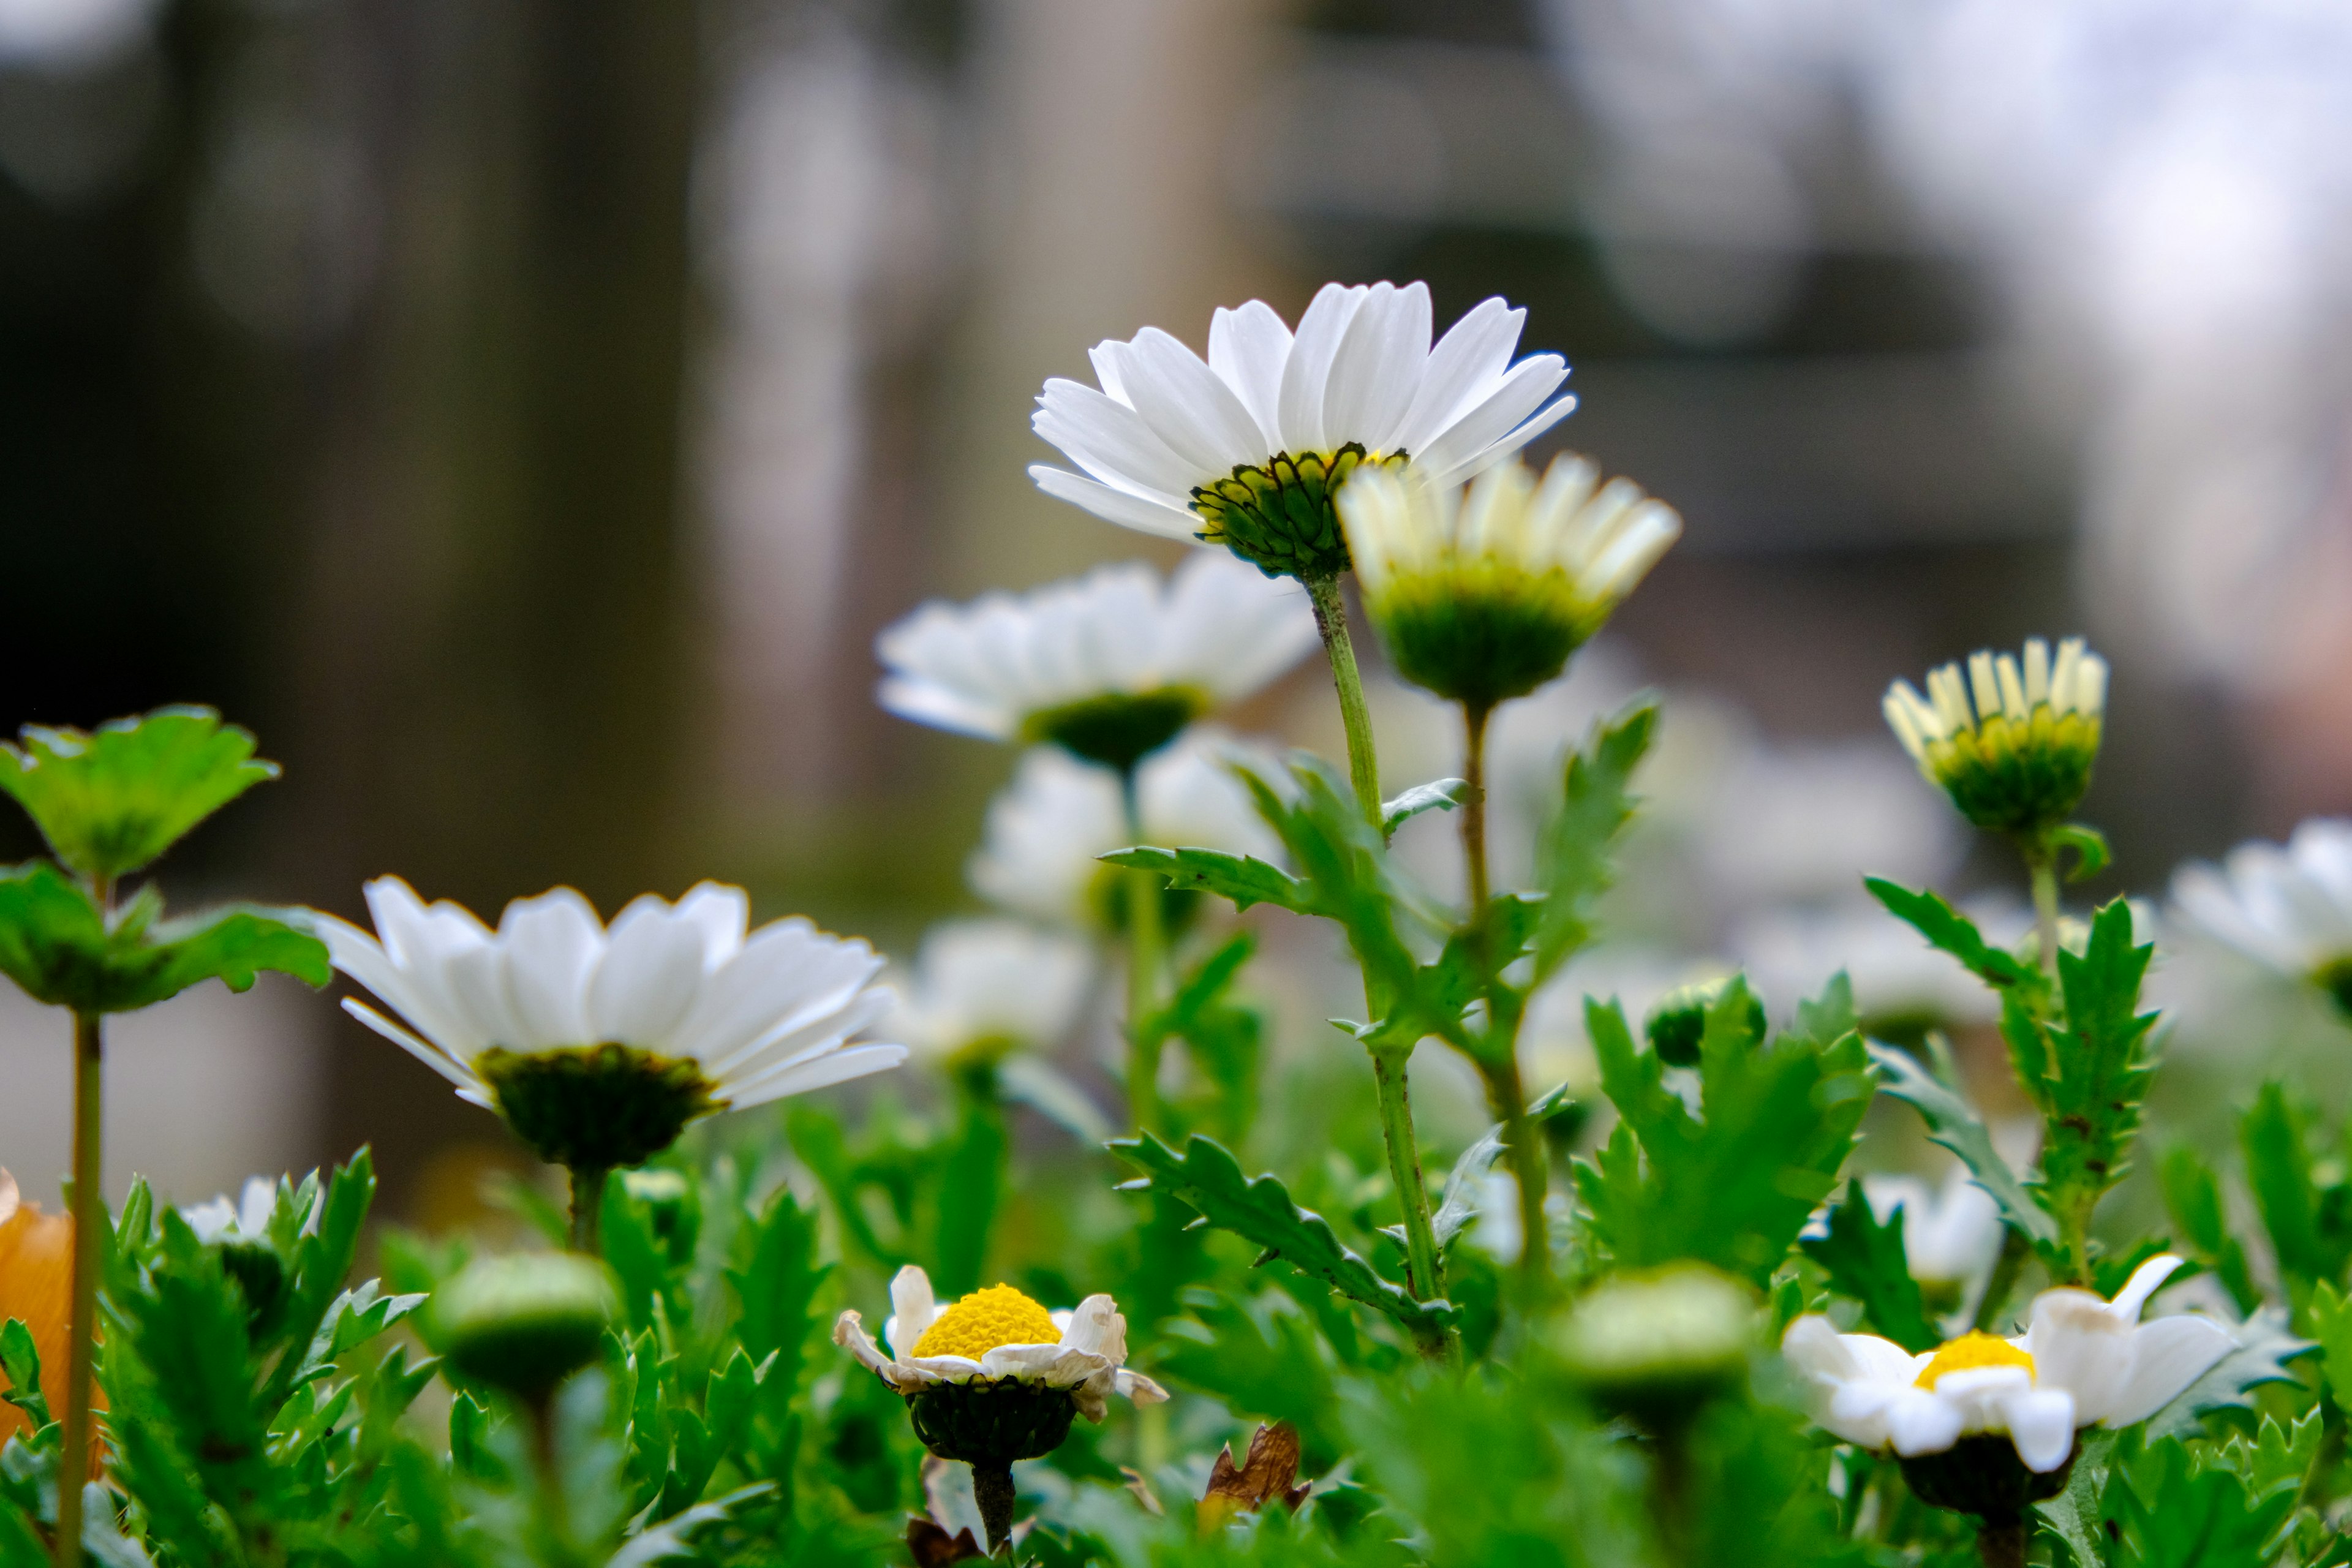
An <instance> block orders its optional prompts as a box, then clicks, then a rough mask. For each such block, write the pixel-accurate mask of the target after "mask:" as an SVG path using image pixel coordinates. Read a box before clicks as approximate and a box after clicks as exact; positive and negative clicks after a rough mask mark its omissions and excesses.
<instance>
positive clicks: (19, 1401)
mask: <svg viewBox="0 0 2352 1568" xmlns="http://www.w3.org/2000/svg"><path fill="white" fill-rule="evenodd" d="M0 1375H5V1377H6V1378H7V1380H8V1387H7V1391H6V1392H5V1393H0V1399H5V1400H6V1401H7V1402H8V1403H9V1404H11V1405H15V1406H16V1408H17V1409H19V1410H21V1411H23V1412H24V1413H25V1419H26V1420H27V1421H29V1422H31V1423H32V1429H33V1430H34V1431H36V1432H38V1431H39V1430H40V1429H41V1428H42V1427H44V1426H47V1425H48V1424H49V1419H50V1417H49V1402H48V1401H47V1399H46V1398H44V1397H43V1396H42V1394H41V1352H40V1350H39V1349H38V1347H37V1346H36V1345H35V1344H34V1343H33V1331H32V1330H30V1329H28V1328H26V1326H25V1322H24V1320H23V1319H21V1318H11V1319H9V1320H8V1321H7V1322H6V1323H5V1325H0Z"/></svg>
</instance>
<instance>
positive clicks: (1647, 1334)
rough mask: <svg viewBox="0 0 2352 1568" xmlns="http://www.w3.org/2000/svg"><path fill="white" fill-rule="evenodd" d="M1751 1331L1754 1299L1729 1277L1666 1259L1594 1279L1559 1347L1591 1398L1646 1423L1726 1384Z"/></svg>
mask: <svg viewBox="0 0 2352 1568" xmlns="http://www.w3.org/2000/svg"><path fill="white" fill-rule="evenodd" d="M1755 1332H1756V1306H1755V1301H1754V1299H1753V1297H1752V1296H1750V1294H1749V1293H1748V1289H1746V1288H1745V1287H1744V1286H1742V1285H1741V1284H1740V1283H1739V1282H1738V1280H1736V1279H1732V1278H1731V1277H1730V1276H1728V1275H1727V1274H1724V1273H1723V1272H1721V1271H1720V1270H1718V1269H1716V1268H1710V1267H1708V1266H1707V1265H1706V1264H1704V1263H1697V1262H1684V1263H1672V1264H1668V1265H1666V1266H1665V1267H1664V1268H1655V1269H1650V1270H1646V1271H1643V1272H1638V1273H1631V1274H1619V1275H1615V1276H1612V1278H1610V1279H1606V1280H1603V1281H1602V1282H1601V1284H1600V1285H1598V1286H1597V1287H1595V1288H1594V1289H1592V1290H1591V1292H1590V1293H1589V1294H1587V1295H1586V1296H1585V1297H1584V1299H1583V1300H1580V1301H1579V1302H1578V1303H1577V1304H1576V1308H1575V1310H1573V1311H1571V1312H1570V1314H1569V1318H1568V1321H1567V1323H1566V1324H1565V1325H1564V1326H1563V1327H1562V1329H1561V1331H1560V1335H1559V1351H1560V1354H1561V1357H1562V1359H1563V1360H1564V1361H1565V1362H1566V1363H1567V1366H1568V1371H1569V1373H1570V1376H1571V1377H1572V1378H1574V1379H1575V1380H1576V1382H1577V1383H1578V1384H1580V1386H1581V1387H1582V1388H1583V1390H1584V1392H1585V1393H1586V1394H1587V1395H1589V1396H1590V1397H1591V1399H1592V1401H1593V1402H1594V1403H1595V1404H1596V1405H1600V1406H1601V1407H1602V1408H1603V1409H1606V1410H1610V1411H1612V1412H1615V1413H1618V1414H1621V1415H1633V1416H1635V1417H1637V1418H1638V1419H1640V1420H1642V1421H1643V1422H1645V1423H1646V1424H1648V1425H1651V1426H1664V1425H1669V1424H1671V1423H1673V1422H1675V1421H1677V1420H1679V1419H1680V1418H1682V1417H1683V1416H1685V1415H1689V1414H1690V1413H1691V1412H1693V1411H1695V1410H1696V1409H1697V1408H1698V1406H1699V1405H1703V1404H1705V1403H1706V1401H1707V1400H1708V1399H1711V1398H1713V1397H1714V1396H1715V1395H1717V1394H1721V1393H1725V1392H1727V1391H1728V1390H1730V1389H1731V1388H1734V1387H1736V1386H1737V1385H1738V1383H1739V1382H1740V1380H1741V1379H1742V1378H1743V1377H1744V1376H1746V1374H1747V1371H1748V1348H1749V1342H1750V1341H1752V1340H1753V1339H1754V1337H1755Z"/></svg>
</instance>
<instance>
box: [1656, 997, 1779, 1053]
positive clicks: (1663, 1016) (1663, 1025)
mask: <svg viewBox="0 0 2352 1568" xmlns="http://www.w3.org/2000/svg"><path fill="white" fill-rule="evenodd" d="M1732 978H1735V977H1727V978H1725V979H1722V980H1710V981H1706V982H1704V983H1702V984H1694V985H1681V986H1677V987H1675V989H1674V990H1672V991H1669V992H1667V993H1666V994H1665V995H1664V996H1663V997H1662V998H1660V999H1659V1002H1658V1005H1656V1006H1654V1007H1653V1008H1651V1009H1650V1016H1649V1018H1648V1019H1647V1020H1646V1021H1645V1022H1644V1023H1643V1026H1642V1029H1643V1034H1645V1035H1647V1036H1648V1037H1649V1039H1650V1048H1651V1049H1652V1050H1654V1051H1656V1052H1657V1053H1658V1059H1659V1060H1660V1061H1662V1062H1664V1063H1665V1064H1666V1065H1667V1066H1668V1067H1670V1068H1692V1067H1696V1066H1698V1055H1699V1043H1700V1042H1701V1041H1703V1040H1705V1039H1706V1019H1707V1015H1708V1014H1710V1013H1712V1012H1714V1011H1715V1010H1716V1008H1717V1007H1718V1006H1720V1005H1722V1004H1723V1001H1724V998H1725V996H1726V994H1727V993H1728V992H1729V991H1730V989H1731V983H1732ZM1735 1005H1738V1006H1739V1008H1740V1021H1741V1023H1742V1025H1743V1026H1744V1027H1745V1028H1746V1030H1747V1034H1748V1040H1749V1043H1751V1044H1758V1045H1760V1044H1761V1043H1762V1042H1763V1039H1764V1028H1765V1025H1764V1004H1763V1003H1761V1002H1759V1001H1758V1000H1757V999H1756V994H1755V993H1754V992H1752V991H1749V990H1748V987H1747V985H1746V984H1744V983H1743V984H1741V985H1740V987H1739V1000H1738V1003H1737V1004H1735Z"/></svg>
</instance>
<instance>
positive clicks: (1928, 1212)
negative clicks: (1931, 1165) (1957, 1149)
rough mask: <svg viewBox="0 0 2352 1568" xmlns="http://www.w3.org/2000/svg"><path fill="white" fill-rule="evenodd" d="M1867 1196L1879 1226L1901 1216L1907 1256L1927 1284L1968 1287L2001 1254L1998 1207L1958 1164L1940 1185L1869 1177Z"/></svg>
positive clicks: (1913, 1179) (1915, 1276)
mask: <svg viewBox="0 0 2352 1568" xmlns="http://www.w3.org/2000/svg"><path fill="white" fill-rule="evenodd" d="M1862 1191H1863V1195H1864V1197H1865V1198H1867V1199H1868V1200H1869V1203H1870V1212H1871V1213H1872V1215H1874V1216H1875V1217H1876V1218H1877V1220H1878V1223H1879V1224H1881V1225H1886V1224H1889V1223H1891V1222H1892V1221H1893V1219H1894V1217H1895V1212H1896V1211H1897V1210H1900V1211H1901V1212H1902V1215H1903V1256H1904V1261H1905V1262H1906V1263H1907V1264H1908V1265H1909V1266H1910V1269H1911V1278H1913V1279H1916V1280H1918V1281H1919V1282H1920V1283H1921V1284H1923V1285H1930V1286H1940V1287H1944V1288H1946V1289H1961V1290H1964V1289H1967V1288H1968V1287H1969V1285H1971V1284H1973V1283H1974V1282H1975V1281H1976V1280H1977V1279H1979V1278H1980V1277H1981V1276H1982V1275H1983V1274H1984V1273H1985V1272H1986V1270H1988V1269H1990V1268H1991V1267H1992V1265H1993V1259H1994V1258H1996V1257H1998V1256H1999V1255H2000V1238H2001V1219H2000V1203H1999V1202H1998V1201H1997V1200H1996V1199H1995V1198H1994V1197H1993V1195H1992V1194H1990V1193H1988V1192H1986V1191H1985V1190H1984V1189H1983V1188H1982V1187H1980V1186H1979V1185H1977V1184H1976V1183H1975V1182H1974V1181H1972V1180H1970V1179H1969V1173H1968V1172H1967V1170H1966V1169H1964V1168H1963V1167H1961V1166H1958V1165H1955V1166H1953V1167H1952V1169H1951V1171H1950V1172H1949V1173H1947V1174H1946V1175H1945V1177H1944V1183H1943V1185H1942V1186H1941V1187H1932V1186H1929V1185H1928V1184H1927V1183H1926V1182H1924V1181H1922V1180H1921V1179H1920V1178H1918V1177H1917V1176H1899V1175H1869V1176H1864V1177H1863V1179H1862Z"/></svg>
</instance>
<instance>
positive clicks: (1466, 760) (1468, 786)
mask: <svg viewBox="0 0 2352 1568" xmlns="http://www.w3.org/2000/svg"><path fill="white" fill-rule="evenodd" d="M1493 711H1494V710H1492V709H1489V708H1475V707H1472V706H1471V705H1470V704H1469V703H1466V702H1465V703H1464V704H1463V705H1462V783H1463V785H1464V788H1463V791H1462V861H1463V864H1464V865H1465V867H1466V868H1468V870H1469V876H1470V924H1471V929H1472V931H1473V932H1474V933H1475V938H1476V941H1477V942H1478V946H1479V955H1478V956H1479V960H1480V967H1481V969H1482V970H1483V968H1484V966H1485V960H1486V903H1487V900H1489V899H1490V898H1491V897H1492V896H1493V891H1492V889H1491V888H1490V886H1489V884H1488V882H1487V880H1486V721H1487V719H1488V717H1489V716H1490V715H1491V714H1492V713H1493Z"/></svg>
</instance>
